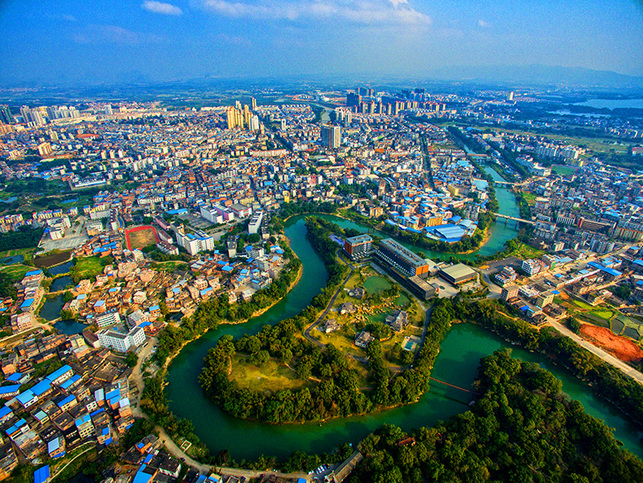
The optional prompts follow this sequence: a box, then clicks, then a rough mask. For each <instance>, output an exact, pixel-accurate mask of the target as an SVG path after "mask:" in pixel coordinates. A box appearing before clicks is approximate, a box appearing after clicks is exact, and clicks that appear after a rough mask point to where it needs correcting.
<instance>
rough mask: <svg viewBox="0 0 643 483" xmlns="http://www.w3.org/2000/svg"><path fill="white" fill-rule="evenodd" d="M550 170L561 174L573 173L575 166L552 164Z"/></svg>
mask: <svg viewBox="0 0 643 483" xmlns="http://www.w3.org/2000/svg"><path fill="white" fill-rule="evenodd" d="M551 170H552V171H553V172H554V173H556V174H560V175H563V176H567V175H568V174H574V173H575V172H576V168H571V167H569V166H560V165H558V164H555V165H554V166H552V167H551Z"/></svg>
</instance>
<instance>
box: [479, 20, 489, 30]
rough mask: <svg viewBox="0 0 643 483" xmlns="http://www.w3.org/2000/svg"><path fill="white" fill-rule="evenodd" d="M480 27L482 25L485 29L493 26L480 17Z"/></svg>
mask: <svg viewBox="0 0 643 483" xmlns="http://www.w3.org/2000/svg"><path fill="white" fill-rule="evenodd" d="M478 27H481V28H483V29H489V28H491V24H490V23H489V22H485V21H484V20H482V19H480V20H478Z"/></svg>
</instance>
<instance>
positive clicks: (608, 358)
mask: <svg viewBox="0 0 643 483" xmlns="http://www.w3.org/2000/svg"><path fill="white" fill-rule="evenodd" d="M549 323H550V325H551V326H552V327H553V328H554V329H556V330H557V331H558V332H560V333H561V334H563V335H566V336H567V337H569V338H570V339H572V340H573V341H574V342H576V343H577V344H578V345H580V346H581V347H584V348H585V349H587V350H588V351H590V352H591V353H592V354H594V355H595V356H597V357H600V358H601V359H602V360H603V361H605V362H607V363H608V364H609V365H611V366H614V367H616V368H617V369H619V370H620V371H621V372H623V374H625V375H626V376H629V377H631V378H632V379H634V380H635V381H636V382H638V383H639V384H643V374H641V373H640V372H639V371H637V370H636V369H634V368H632V367H630V366H628V365H627V364H626V363H625V362H623V361H621V360H620V359H617V358H616V357H614V356H613V355H612V354H610V353H608V352H606V351H604V350H603V349H601V348H600V347H596V346H595V345H593V344H591V343H589V342H587V341H586V340H585V339H583V338H582V337H580V336H579V335H577V334H575V333H574V332H572V331H571V330H569V329H568V328H567V327H565V326H564V325H563V324H561V323H560V322H556V321H553V320H551V319H550V320H549Z"/></svg>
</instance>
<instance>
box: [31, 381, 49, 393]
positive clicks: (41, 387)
mask: <svg viewBox="0 0 643 483" xmlns="http://www.w3.org/2000/svg"><path fill="white" fill-rule="evenodd" d="M49 389H51V384H50V383H49V381H48V380H47V379H43V380H42V381H40V382H39V383H38V384H36V385H35V386H34V387H32V388H31V390H32V391H33V393H34V394H35V395H36V396H40V395H41V394H44V393H45V392H47V391H49Z"/></svg>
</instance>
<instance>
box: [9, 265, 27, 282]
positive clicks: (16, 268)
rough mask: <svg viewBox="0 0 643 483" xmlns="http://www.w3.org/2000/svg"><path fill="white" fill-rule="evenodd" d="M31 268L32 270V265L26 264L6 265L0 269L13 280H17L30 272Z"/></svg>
mask: <svg viewBox="0 0 643 483" xmlns="http://www.w3.org/2000/svg"><path fill="white" fill-rule="evenodd" d="M31 270H34V267H30V266H28V265H20V264H16V265H9V266H7V267H4V268H2V271H3V272H4V273H6V274H8V275H9V276H10V277H11V279H12V280H13V281H15V282H18V281H20V280H22V279H23V278H24V276H25V273H27V272H30V271H31Z"/></svg>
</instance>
